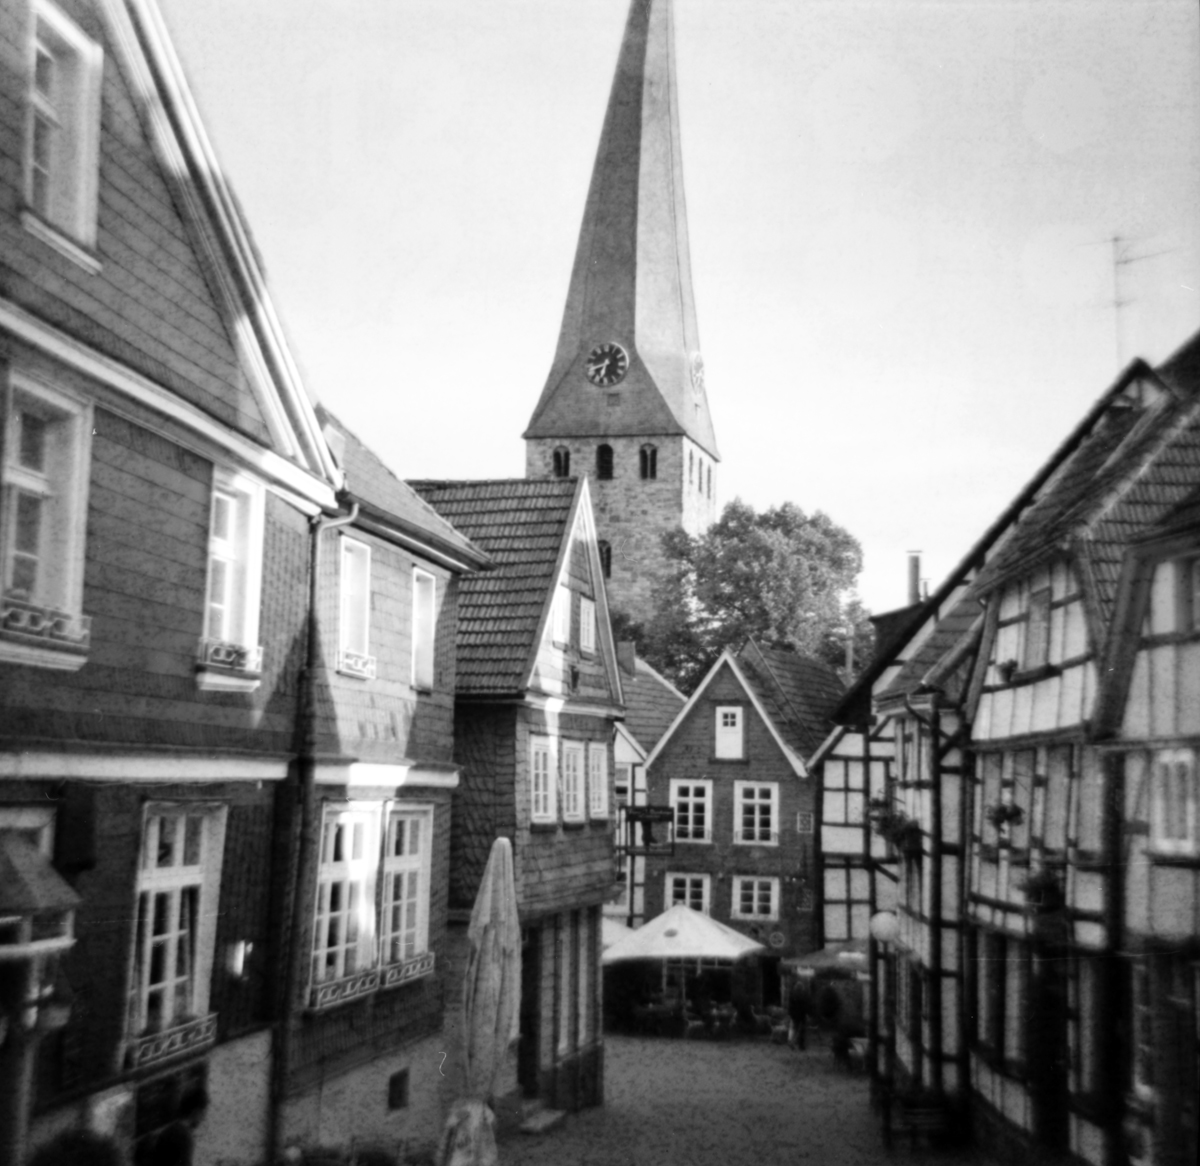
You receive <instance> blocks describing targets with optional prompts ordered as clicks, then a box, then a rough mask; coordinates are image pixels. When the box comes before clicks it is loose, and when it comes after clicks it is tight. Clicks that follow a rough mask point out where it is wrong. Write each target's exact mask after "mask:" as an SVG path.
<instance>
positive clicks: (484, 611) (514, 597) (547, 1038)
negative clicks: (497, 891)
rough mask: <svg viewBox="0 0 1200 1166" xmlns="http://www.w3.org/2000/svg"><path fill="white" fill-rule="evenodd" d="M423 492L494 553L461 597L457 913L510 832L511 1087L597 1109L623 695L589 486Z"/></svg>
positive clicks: (465, 910)
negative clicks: (517, 956)
mask: <svg viewBox="0 0 1200 1166" xmlns="http://www.w3.org/2000/svg"><path fill="white" fill-rule="evenodd" d="M412 485H413V486H414V488H415V489H416V490H417V491H418V493H420V494H421V496H422V497H423V498H425V499H426V500H427V501H428V502H429V503H430V505H432V506H433V507H434V509H435V510H437V512H438V513H439V514H441V515H442V516H443V517H445V518H446V519H448V520H449V521H451V522H452V523H454V524H455V526H457V527H458V528H459V529H460V530H461V531H462V532H463V533H464V534H466V535H467V536H468V537H469V538H470V539H471V540H472V542H473V543H475V544H476V545H478V546H479V547H481V548H482V549H483V550H485V551H486V552H487V553H488V554H489V555H490V556H491V557H492V559H493V560H494V562H495V569H494V570H493V571H491V572H489V573H487V574H479V575H475V576H472V577H469V578H467V579H465V580H464V581H463V584H462V588H461V592H460V597H459V622H458V629H459V630H458V640H457V653H458V661H457V664H458V678H457V688H456V698H455V724H454V736H455V746H454V747H455V755H454V756H455V761H456V763H457V764H458V765H460V766H461V778H460V785H459V789H458V792H457V794H456V797H455V802H454V810H453V825H452V833H451V871H450V905H451V911H452V917H453V913H454V912H455V911H457V912H458V915H457V918H458V919H459V920H460V921H461V922H464V923H465V922H466V919H467V916H468V914H469V911H470V908H471V905H472V903H473V901H474V897H475V893H476V891H477V889H478V885H479V880H480V877H481V875H482V873H483V869H484V866H485V864H486V862H487V856H488V853H489V850H490V848H491V844H492V841H493V840H494V839H495V838H496V837H498V836H505V837H508V838H511V839H512V841H513V853H514V861H515V874H516V887H517V899H518V904H519V909H520V918H521V925H522V929H523V945H522V952H521V958H522V976H523V981H522V992H521V1043H520V1047H519V1049H518V1051H517V1057H516V1063H515V1065H513V1066H511V1073H510V1076H509V1079H508V1081H507V1090H508V1091H510V1092H512V1093H513V1094H515V1095H518V1096H520V1097H523V1098H525V1099H531V1100H540V1101H541V1102H543V1103H544V1104H546V1105H550V1106H553V1107H555V1108H559V1109H576V1108H578V1107H579V1106H586V1105H596V1104H599V1103H600V1101H602V1099H603V1043H602V1038H601V1032H600V1015H599V1001H600V977H599V959H600V914H601V905H602V903H603V902H604V901H605V898H606V897H607V896H608V895H609V894H611V892H612V890H613V884H614V880H615V874H616V872H615V863H614V852H613V791H612V780H613V726H614V723H615V721H616V720H617V718H618V717H619V716H620V714H621V712H622V704H621V682H620V678H619V675H618V668H617V661H616V651H615V648H614V645H613V642H612V635H611V631H610V629H609V623H608V608H607V603H606V600H605V593H604V584H603V576H602V570H601V565H600V556H599V549H598V546H597V541H596V533H595V526H594V522H593V518H592V513H591V503H590V494H589V490H588V484H587V480H586V479H582V480H579V481H575V480H566V481H551V482H531V481H521V480H515V481H482V482H414V483H412ZM463 958H464V959H465V953H464V955H463Z"/></svg>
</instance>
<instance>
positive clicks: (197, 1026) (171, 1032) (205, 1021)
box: [128, 1012, 217, 1069]
mask: <svg viewBox="0 0 1200 1166" xmlns="http://www.w3.org/2000/svg"><path fill="white" fill-rule="evenodd" d="M216 1039H217V1015H216V1013H215V1012H214V1013H210V1014H209V1015H208V1016H199V1017H197V1018H196V1019H194V1020H187V1021H185V1022H184V1023H182V1024H177V1025H175V1026H174V1027H173V1028H165V1029H163V1030H162V1031H161V1032H150V1033H144V1034H143V1035H142V1036H139V1037H137V1038H136V1039H135V1040H134V1041H133V1043H132V1044H131V1045H130V1046H129V1053H128V1060H129V1067H130V1068H131V1069H144V1068H146V1067H147V1066H149V1065H157V1064H160V1063H161V1062H163V1061H169V1060H171V1059H172V1058H174V1057H181V1056H183V1055H184V1054H186V1053H194V1052H198V1051H199V1050H201V1049H205V1048H207V1047H208V1046H209V1045H211V1044H215V1043H216Z"/></svg>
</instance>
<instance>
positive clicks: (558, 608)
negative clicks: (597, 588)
mask: <svg viewBox="0 0 1200 1166" xmlns="http://www.w3.org/2000/svg"><path fill="white" fill-rule="evenodd" d="M551 616H552V621H551V622H552V628H553V630H552V632H551V634H552V635H553V637H554V642H555V643H556V644H569V643H570V642H571V589H570V588H569V587H557V588H555V591H554V608H553V611H552V613H551Z"/></svg>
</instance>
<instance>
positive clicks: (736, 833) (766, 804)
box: [733, 781, 779, 846]
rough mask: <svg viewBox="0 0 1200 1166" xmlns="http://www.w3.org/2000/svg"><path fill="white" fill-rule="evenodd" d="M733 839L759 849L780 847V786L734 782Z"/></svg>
mask: <svg viewBox="0 0 1200 1166" xmlns="http://www.w3.org/2000/svg"><path fill="white" fill-rule="evenodd" d="M733 840H734V842H745V843H753V844H755V845H758V846H778V845H779V783H778V782H774V781H735V782H734V783H733Z"/></svg>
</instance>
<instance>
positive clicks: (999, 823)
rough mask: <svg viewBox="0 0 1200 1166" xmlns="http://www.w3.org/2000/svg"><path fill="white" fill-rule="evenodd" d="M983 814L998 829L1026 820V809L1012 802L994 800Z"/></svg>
mask: <svg viewBox="0 0 1200 1166" xmlns="http://www.w3.org/2000/svg"><path fill="white" fill-rule="evenodd" d="M983 816H984V817H985V818H986V819H987V820H988V822H989V823H990V824H991V825H992V826H993V827H995V829H997V830H1003V829H1004V827H1005V826H1019V825H1020V824H1021V823H1022V822H1024V821H1025V811H1024V810H1023V809H1021V807H1020V806H1015V805H1013V803H1012V802H993V803H992V804H991V805H990V806H988V807H986V808H985V809H984V811H983Z"/></svg>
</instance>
